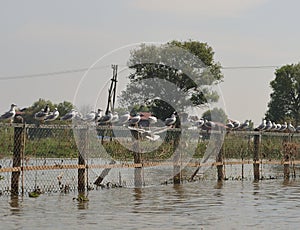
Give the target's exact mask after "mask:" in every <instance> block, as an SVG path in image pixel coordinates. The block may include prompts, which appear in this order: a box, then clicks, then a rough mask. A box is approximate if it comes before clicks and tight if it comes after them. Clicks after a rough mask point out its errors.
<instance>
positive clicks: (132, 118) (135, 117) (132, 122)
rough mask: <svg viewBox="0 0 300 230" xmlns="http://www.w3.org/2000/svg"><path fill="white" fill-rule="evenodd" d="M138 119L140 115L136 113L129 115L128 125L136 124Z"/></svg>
mask: <svg viewBox="0 0 300 230" xmlns="http://www.w3.org/2000/svg"><path fill="white" fill-rule="evenodd" d="M140 120H141V115H140V114H139V113H137V114H136V115H135V116H133V117H130V119H129V120H128V124H129V125H130V126H137V125H138V123H139V122H140Z"/></svg>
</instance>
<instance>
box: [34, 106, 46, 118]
mask: <svg viewBox="0 0 300 230" xmlns="http://www.w3.org/2000/svg"><path fill="white" fill-rule="evenodd" d="M49 112H50V108H49V105H48V104H47V105H46V106H45V108H44V109H41V110H40V111H39V112H37V113H35V114H34V119H36V120H38V121H41V122H43V121H44V120H45V118H46V117H47V116H48V114H49Z"/></svg>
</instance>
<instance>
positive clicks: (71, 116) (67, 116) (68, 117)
mask: <svg viewBox="0 0 300 230" xmlns="http://www.w3.org/2000/svg"><path fill="white" fill-rule="evenodd" d="M77 115H78V112H77V111H76V110H75V109H71V111H70V112H68V113H66V114H65V115H64V116H63V117H61V118H60V119H61V120H62V121H70V120H73V119H74V118H75V117H76V116H77Z"/></svg>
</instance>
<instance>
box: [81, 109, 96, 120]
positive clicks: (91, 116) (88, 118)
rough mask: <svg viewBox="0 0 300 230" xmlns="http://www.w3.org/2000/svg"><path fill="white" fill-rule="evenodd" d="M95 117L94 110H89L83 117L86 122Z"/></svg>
mask: <svg viewBox="0 0 300 230" xmlns="http://www.w3.org/2000/svg"><path fill="white" fill-rule="evenodd" d="M95 119H96V112H95V111H91V112H89V113H88V114H86V115H85V117H84V118H83V120H84V121H87V122H92V121H95Z"/></svg>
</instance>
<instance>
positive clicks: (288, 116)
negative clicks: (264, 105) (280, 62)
mask: <svg viewBox="0 0 300 230" xmlns="http://www.w3.org/2000/svg"><path fill="white" fill-rule="evenodd" d="M275 75H276V77H275V79H274V80H273V81H271V82H270V86H271V88H272V90H273V92H272V93H271V95H270V97H271V100H270V102H269V103H268V111H267V112H266V119H269V120H272V121H274V122H283V121H286V120H290V121H293V122H294V123H295V124H296V125H298V124H299V121H300V63H298V64H291V65H285V66H282V67H281V68H279V69H277V70H276V72H275Z"/></svg>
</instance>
